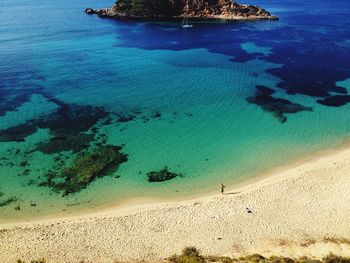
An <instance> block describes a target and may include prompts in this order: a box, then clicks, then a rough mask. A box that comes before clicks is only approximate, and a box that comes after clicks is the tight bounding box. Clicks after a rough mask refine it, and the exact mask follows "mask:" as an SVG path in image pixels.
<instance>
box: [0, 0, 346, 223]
mask: <svg viewBox="0 0 350 263" xmlns="http://www.w3.org/2000/svg"><path fill="white" fill-rule="evenodd" d="M112 2H113V1H106V0H103V1H92V0H89V1H73V2H72V1H67V0H64V1H51V0H49V1H47V0H35V1H30V2H28V1H24V0H20V1H12V0H3V1H1V3H0V130H1V131H0V192H1V194H0V204H1V203H2V202H5V201H6V200H9V199H10V198H12V197H13V198H14V199H13V200H12V202H10V203H9V204H8V205H3V206H1V207H0V220H11V219H14V218H17V219H18V218H22V219H30V218H33V217H35V216H41V215H49V214H53V213H59V212H64V213H71V212H72V211H76V210H78V209H85V208H92V207H98V206H100V205H104V204H107V203H109V202H122V201H123V200H125V199H128V198H146V197H155V198H163V199H165V198H170V199H171V198H176V197H184V196H189V195H192V194H199V193H204V192H206V191H212V190H215V189H217V188H218V185H219V184H220V183H221V182H224V183H225V184H230V183H234V182H240V181H242V180H244V179H245V178H247V177H250V176H254V175H256V174H258V173H260V172H262V171H264V170H266V169H269V168H272V167H275V166H278V165H282V164H284V163H286V162H288V161H291V160H294V159H296V158H299V157H301V156H303V155H305V154H310V153H312V152H315V151H317V150H320V149H324V148H328V147H333V146H336V145H339V144H341V143H342V142H344V141H345V140H346V139H347V138H348V136H349V134H350V124H349V110H350V105H349V104H348V102H350V97H349V96H348V95H347V94H348V92H349V91H350V30H348V28H350V19H349V17H348V13H349V11H350V4H349V3H346V2H345V1H340V0H337V1H336V3H335V2H334V1H333V2H332V3H329V2H328V1H324V0H322V1H318V2H317V4H316V3H314V2H311V3H310V1H301V0H293V1H288V2H287V3H286V2H281V1H275V0H272V1H262V0H256V2H255V3H256V4H259V5H261V6H263V7H265V8H266V9H268V10H269V11H271V12H272V13H273V14H275V15H278V16H280V20H279V21H258V22H234V23H223V22H220V23H219V22H218V23H211V24H195V26H194V28H192V29H190V30H183V29H181V28H180V26H179V24H178V23H174V22H172V23H136V22H127V21H113V20H108V19H100V18H98V17H96V16H89V15H86V14H84V13H83V12H82V10H83V9H84V8H85V7H94V8H97V7H106V6H110V5H112ZM246 2H248V1H246ZM253 2H254V1H253ZM253 2H252V1H250V3H253ZM87 106H91V107H87ZM60 112H64V113H62V114H61V115H60ZM101 112H102V113H101ZM58 113H59V114H58ZM79 114H80V115H81V116H80V117H81V119H80V120H82V123H84V125H85V124H86V127H85V128H84V129H83V128H81V127H80V128H79V127H78V128H77V127H75V125H74V121H71V119H69V118H67V115H69V116H71V115H74V116H75V115H79ZM95 115H96V116H97V117H96V118H95V117H94V116H95ZM57 116H58V117H57ZM120 116H123V117H130V116H132V117H131V118H129V120H128V121H124V122H121V121H120ZM60 118H61V119H62V121H61V122H59V121H58V119H59V120H61V119H60ZM118 119H119V121H118ZM70 121H71V122H70ZM58 122H59V123H58ZM19 125H21V126H19ZM57 125H60V129H59V134H60V136H62V134H63V135H64V134H67V138H68V137H69V136H70V134H71V133H72V132H73V133H74V132H76V130H78V131H79V132H81V133H82V134H92V135H93V139H92V141H89V142H88V145H90V146H86V145H85V146H84V147H82V148H79V150H76V151H75V152H73V151H72V149H68V150H67V149H64V150H62V149H61V150H57V149H56V151H55V152H50V153H47V152H46V153H44V152H43V151H42V150H40V147H39V146H40V145H41V144H42V143H45V142H48V141H50V139H52V138H53V137H55V135H53V134H54V132H55V131H56V132H57ZM62 125H63V127H64V128H62ZM16 127H17V128H16ZM13 128H16V129H15V130H14V129H13ZM55 129H56V130H55ZM79 129H80V130H79ZM65 140H66V137H65V136H64V139H63V141H62V144H64V143H66V141H65ZM96 143H102V144H108V145H122V146H123V148H122V152H123V153H126V154H128V161H127V162H125V163H122V164H121V165H120V166H119V168H118V170H117V171H115V172H113V173H110V174H109V175H108V176H104V177H101V178H97V179H96V180H94V181H93V182H91V183H90V184H88V185H87V187H86V188H85V189H82V190H80V191H78V192H76V193H72V194H69V195H64V196H62V193H57V192H55V191H53V189H52V188H50V187H47V186H46V187H45V186H38V184H39V183H40V182H44V181H45V180H47V175H48V173H49V171H50V170H51V171H52V170H53V171H54V172H57V173H59V172H60V171H61V169H63V168H64V167H67V166H70V165H71V164H72V160H73V159H74V158H75V157H76V156H77V155H78V154H79V151H86V150H87V149H90V150H91V148H93V147H95V145H96ZM164 166H167V167H168V168H169V170H170V171H172V172H176V173H181V174H183V177H177V178H175V179H172V180H169V181H165V182H160V183H150V182H148V180H147V173H148V172H150V171H155V170H160V169H161V168H163V167H164Z"/></svg>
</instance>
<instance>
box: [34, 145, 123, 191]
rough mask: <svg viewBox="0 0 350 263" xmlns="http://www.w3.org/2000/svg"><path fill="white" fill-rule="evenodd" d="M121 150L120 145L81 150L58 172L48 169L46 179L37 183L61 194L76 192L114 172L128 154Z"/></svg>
mask: <svg viewBox="0 0 350 263" xmlns="http://www.w3.org/2000/svg"><path fill="white" fill-rule="evenodd" d="M121 150H122V147H119V146H112V145H106V146H101V147H98V148H95V149H93V150H91V151H86V152H82V153H80V154H79V155H77V157H76V158H75V159H74V160H73V162H72V164H71V165H70V166H69V167H66V168H63V169H62V170H61V171H60V173H56V172H53V171H50V172H49V173H48V174H47V180H46V181H45V182H42V183H40V184H39V185H40V186H47V187H50V188H52V189H53V190H55V191H56V192H60V193H62V194H63V195H67V194H70V193H75V192H78V191H80V190H81V189H83V188H85V187H86V186H88V185H89V184H90V183H91V182H92V181H93V180H95V179H96V178H97V177H102V176H105V175H109V174H111V173H113V172H115V171H116V170H117V169H118V167H119V165H120V164H121V163H124V162H126V161H127V160H128V156H127V155H126V154H124V153H122V152H121Z"/></svg>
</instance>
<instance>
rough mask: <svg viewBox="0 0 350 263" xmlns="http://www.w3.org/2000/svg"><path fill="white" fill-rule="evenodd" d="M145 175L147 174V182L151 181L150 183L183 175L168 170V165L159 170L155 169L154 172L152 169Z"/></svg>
mask: <svg viewBox="0 0 350 263" xmlns="http://www.w3.org/2000/svg"><path fill="white" fill-rule="evenodd" d="M147 176H148V182H151V183H153V182H164V181H168V180H171V179H174V178H176V177H178V176H179V177H183V175H182V174H178V173H173V172H170V171H169V170H168V167H166V166H165V167H164V168H163V169H162V170H160V171H156V172H155V171H153V172H149V173H147Z"/></svg>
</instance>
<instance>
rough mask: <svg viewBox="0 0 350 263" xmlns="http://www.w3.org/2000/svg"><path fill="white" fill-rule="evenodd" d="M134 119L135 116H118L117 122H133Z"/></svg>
mask: <svg viewBox="0 0 350 263" xmlns="http://www.w3.org/2000/svg"><path fill="white" fill-rule="evenodd" d="M135 118H136V116H135V115H131V114H130V115H127V114H119V116H118V118H117V122H129V121H133V120H134V119H135Z"/></svg>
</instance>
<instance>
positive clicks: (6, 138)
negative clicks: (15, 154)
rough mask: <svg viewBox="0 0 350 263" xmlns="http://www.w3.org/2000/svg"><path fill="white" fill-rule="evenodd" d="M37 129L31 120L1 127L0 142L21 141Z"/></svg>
mask: <svg viewBox="0 0 350 263" xmlns="http://www.w3.org/2000/svg"><path fill="white" fill-rule="evenodd" d="M37 130H38V128H37V126H36V125H35V124H34V123H33V122H32V121H29V122H27V123H25V124H20V125H17V126H14V127H10V128H7V129H3V130H0V142H23V141H24V140H25V138H26V137H27V136H29V135H32V134H33V133H35V132H36V131H37Z"/></svg>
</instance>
